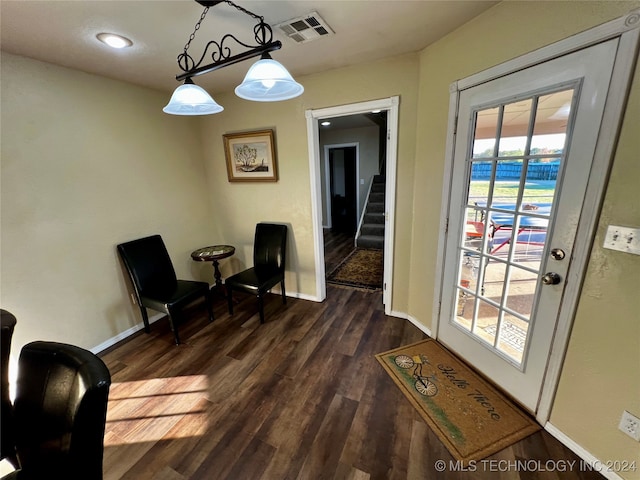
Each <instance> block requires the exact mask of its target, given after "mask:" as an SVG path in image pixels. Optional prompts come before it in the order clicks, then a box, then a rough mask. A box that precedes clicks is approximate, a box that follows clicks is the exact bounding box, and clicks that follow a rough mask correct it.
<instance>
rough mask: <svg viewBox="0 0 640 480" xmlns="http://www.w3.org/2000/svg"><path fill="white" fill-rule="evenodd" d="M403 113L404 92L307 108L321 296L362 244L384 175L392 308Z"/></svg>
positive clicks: (383, 242)
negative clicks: (400, 99)
mask: <svg viewBox="0 0 640 480" xmlns="http://www.w3.org/2000/svg"><path fill="white" fill-rule="evenodd" d="M397 119H398V97H391V98H388V99H383V100H375V101H371V102H363V103H358V104H353V105H344V106H339V107H330V108H325V109H319V110H309V111H307V131H308V135H309V163H310V170H311V188H312V196H313V217H314V246H315V253H316V285H317V289H316V291H317V298H318V300H319V301H322V300H324V298H325V297H326V274H327V273H330V272H331V271H332V270H333V269H334V268H335V267H336V266H337V265H338V264H340V263H341V262H342V261H343V260H344V259H345V258H346V257H347V256H348V255H349V254H350V253H351V252H352V251H353V250H354V248H355V247H356V239H357V238H358V236H359V233H362V225H363V224H364V222H365V214H367V212H368V211H369V212H370V211H371V209H369V208H368V207H369V206H368V201H369V200H370V198H371V190H372V184H373V183H374V178H375V179H376V180H379V179H380V178H383V179H385V180H386V182H385V183H384V185H383V186H382V194H381V196H380V197H374V198H377V199H378V201H377V202H376V203H377V204H378V205H377V206H376V209H379V210H380V211H377V212H375V215H376V217H375V218H376V219H377V221H378V222H379V226H378V227H377V232H378V237H379V246H378V248H379V250H380V251H381V252H382V257H383V263H384V266H383V271H384V273H383V281H382V286H383V290H382V292H383V299H382V300H383V303H384V305H385V311H386V312H387V313H389V312H390V308H391V302H390V300H391V288H390V287H391V278H392V276H391V274H392V268H393V262H392V254H391V252H393V222H392V221H390V220H392V218H393V210H394V208H395V174H396V149H397ZM380 199H382V200H380ZM372 208H373V207H372ZM370 218H373V217H370Z"/></svg>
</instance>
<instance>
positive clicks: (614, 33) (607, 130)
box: [433, 9, 640, 425]
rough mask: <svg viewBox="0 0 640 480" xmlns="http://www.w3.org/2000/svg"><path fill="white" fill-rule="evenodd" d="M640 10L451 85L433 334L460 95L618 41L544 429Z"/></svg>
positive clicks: (638, 33)
mask: <svg viewBox="0 0 640 480" xmlns="http://www.w3.org/2000/svg"><path fill="white" fill-rule="evenodd" d="M639 26H640V9H635V10H633V11H631V12H630V13H629V14H628V15H625V16H623V17H620V18H617V19H614V20H612V21H610V22H607V23H605V24H603V25H600V26H597V27H594V28H592V29H590V30H587V31H585V32H581V33H579V34H577V35H573V36H571V37H568V38H567V39H564V40H561V41H559V42H556V43H554V44H552V45H549V46H546V47H543V48H541V49H539V50H535V51H533V52H531V53H528V54H525V55H523V56H521V57H518V58H515V59H513V60H510V61H508V62H505V63H502V64H500V65H497V66H495V67H492V68H489V69H487V70H485V71H482V72H479V73H477V74H475V75H472V76H470V77H467V78H465V79H461V80H459V81H457V82H454V83H452V84H451V86H450V88H449V92H450V98H449V120H448V132H447V143H446V157H445V169H444V178H443V189H442V210H441V220H440V227H441V228H440V230H439V231H440V234H439V238H438V253H439V255H438V257H437V258H438V261H437V265H436V268H437V270H436V285H435V290H434V298H435V299H437V301H436V302H434V310H433V314H434V315H433V317H434V319H435V325H434V328H433V331H434V332H436V337H437V332H438V326H439V325H438V322H439V319H440V304H441V301H442V293H443V288H444V283H443V278H442V275H443V270H444V269H443V265H444V262H445V261H446V259H445V258H444V251H445V243H446V236H447V229H448V221H449V216H450V212H449V196H450V195H451V181H452V169H453V160H454V145H455V141H456V115H457V111H458V102H459V97H460V92H461V91H462V90H465V89H468V88H471V87H474V86H476V85H479V84H481V83H485V82H488V81H490V80H493V79H496V78H499V77H502V76H505V75H508V74H510V73H512V72H516V71H518V70H521V69H524V68H527V67H530V66H534V65H537V64H540V63H544V62H546V61H549V60H552V59H554V58H557V57H560V56H563V55H566V54H569V53H572V52H574V51H577V50H581V49H583V48H587V47H589V46H591V45H595V44H597V43H600V42H603V41H606V40H609V39H611V38H616V37H618V38H619V48H618V51H617V54H616V59H615V64H614V68H613V73H612V76H611V82H610V87H609V91H608V92H607V99H606V105H605V109H604V114H603V122H602V128H601V130H600V133H599V135H598V140H597V144H596V151H595V155H594V160H593V167H592V170H591V174H590V176H589V181H588V185H587V194H586V196H585V200H584V205H583V209H582V212H583V214H582V215H581V217H580V220H579V223H578V230H577V234H576V242H575V247H574V253H575V254H576V255H575V258H574V260H573V262H574V265H573V266H572V269H571V273H573V277H572V278H569V279H568V282H567V283H568V285H567V288H566V290H565V296H564V298H563V301H562V304H561V309H560V316H559V320H558V326H557V330H556V332H555V336H554V338H553V341H552V344H551V353H550V356H549V363H548V365H547V371H546V374H545V377H544V380H543V385H542V392H541V395H540V400H539V403H538V408H537V410H536V419H537V420H538V422H540V423H541V424H543V425H544V424H545V423H546V422H547V421H548V419H549V416H550V414H551V407H552V405H553V401H554V398H555V393H556V389H557V386H558V382H559V379H560V372H561V370H562V365H563V361H564V356H565V353H566V349H567V345H568V342H569V337H570V332H571V326H572V322H573V316H574V314H575V310H576V308H577V305H578V301H579V299H580V292H581V289H582V283H583V281H584V275H585V273H586V266H587V263H588V255H589V253H590V251H591V247H592V245H593V239H594V237H595V234H596V227H597V225H598V219H599V216H600V210H601V208H602V201H603V198H604V191H605V186H606V182H607V179H608V176H609V170H610V167H611V161H612V159H613V154H614V151H615V146H616V144H617V140H618V134H619V130H620V125H621V122H622V114H623V112H624V107H625V105H626V102H627V97H628V93H629V88H630V84H631V82H630V80H631V78H632V76H633V72H634V69H635V64H636V61H637V55H638V45H639V42H638V41H639V38H640V28H638V27H639Z"/></svg>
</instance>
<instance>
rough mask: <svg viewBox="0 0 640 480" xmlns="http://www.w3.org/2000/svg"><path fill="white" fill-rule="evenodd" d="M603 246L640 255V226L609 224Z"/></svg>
mask: <svg viewBox="0 0 640 480" xmlns="http://www.w3.org/2000/svg"><path fill="white" fill-rule="evenodd" d="M602 246H603V247H604V248H609V249H611V250H618V251H620V252H626V253H633V254H635V255H640V228H632V227H620V226H617V225H609V226H608V227H607V234H606V235H605V237H604V244H603V245H602Z"/></svg>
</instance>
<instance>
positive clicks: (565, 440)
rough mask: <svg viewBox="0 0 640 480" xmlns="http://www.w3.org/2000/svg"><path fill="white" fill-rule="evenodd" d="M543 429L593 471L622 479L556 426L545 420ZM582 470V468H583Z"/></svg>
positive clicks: (614, 478)
mask: <svg viewBox="0 0 640 480" xmlns="http://www.w3.org/2000/svg"><path fill="white" fill-rule="evenodd" d="M544 429H545V430H546V431H547V432H549V433H550V434H551V435H553V436H554V437H555V438H556V440H558V441H559V442H560V443H562V444H563V445H564V446H565V447H567V448H568V449H570V450H571V451H572V452H573V453H575V454H576V455H578V456H579V457H580V458H581V459H582V460H584V462H585V463H587V464H588V465H589V466H590V467H591V468H592V469H593V470H594V471H596V472H600V474H602V476H603V477H605V478H607V479H609V480H623V479H622V477H621V476H620V475H618V474H617V473H615V472H612V471H609V470H608V468H607V464H606V462H603V461H601V460H599V459H598V458H596V456H595V455H593V454H591V452H588V451H587V450H585V449H584V447H582V446H581V445H579V444H577V443H576V442H575V441H573V440H572V439H571V438H570V437H568V436H567V435H566V434H565V433H564V432H562V431H561V430H559V429H558V428H557V427H556V426H554V425H553V424H551V423H550V422H547V423H546V424H545V426H544ZM583 470H584V469H583Z"/></svg>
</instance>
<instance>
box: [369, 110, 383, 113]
mask: <svg viewBox="0 0 640 480" xmlns="http://www.w3.org/2000/svg"><path fill="white" fill-rule="evenodd" d="M380 111H381V110H371V113H380Z"/></svg>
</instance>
